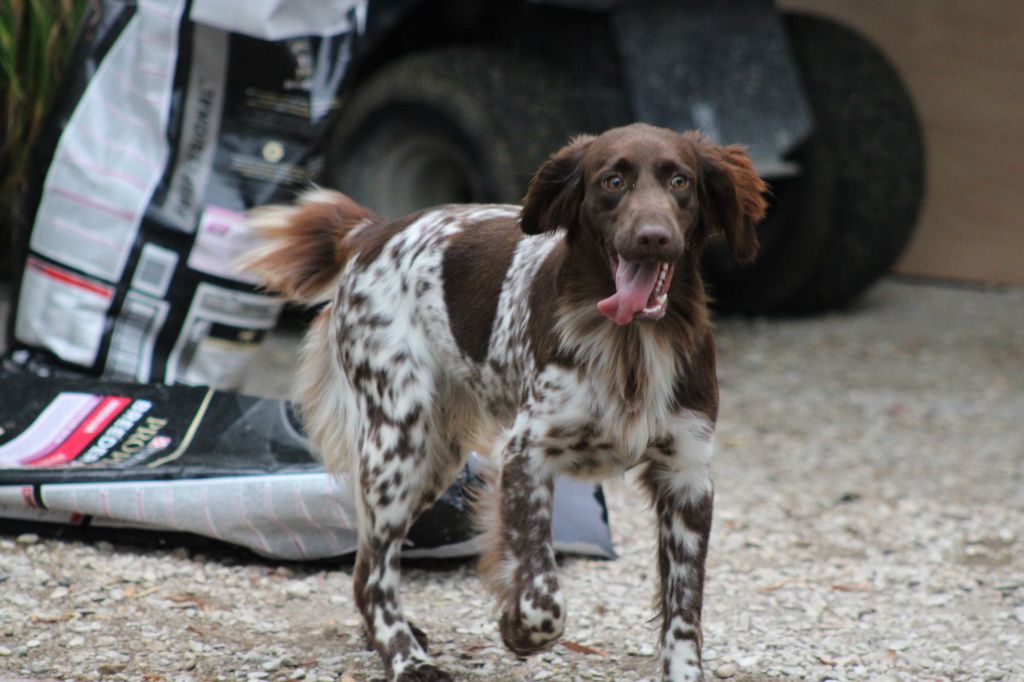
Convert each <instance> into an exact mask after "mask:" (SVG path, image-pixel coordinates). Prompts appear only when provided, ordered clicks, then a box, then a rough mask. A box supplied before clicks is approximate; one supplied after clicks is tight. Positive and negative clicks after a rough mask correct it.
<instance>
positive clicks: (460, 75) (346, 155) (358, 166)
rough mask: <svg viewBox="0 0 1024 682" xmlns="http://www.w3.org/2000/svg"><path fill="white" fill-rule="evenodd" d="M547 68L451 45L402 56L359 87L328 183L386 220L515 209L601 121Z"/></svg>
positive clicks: (339, 130) (331, 156) (337, 133)
mask: <svg viewBox="0 0 1024 682" xmlns="http://www.w3.org/2000/svg"><path fill="white" fill-rule="evenodd" d="M574 92H575V93H578V92H579V89H578V88H573V87H571V83H570V82H568V79H567V78H565V77H564V76H563V75H562V74H560V73H558V72H557V71H555V70H554V69H553V68H552V67H550V66H549V65H547V64H544V63H541V62H538V61H534V60H532V59H526V58H521V57H518V56H513V55H511V54H508V53H505V52H502V51H499V50H493V49H487V48H469V47H452V48H442V49H438V50H434V51H429V52H422V53H418V54H413V55H410V56H407V57H402V58H400V59H398V60H396V61H395V62H393V63H391V64H389V65H386V66H384V67H382V68H381V69H380V70H379V71H378V72H376V73H374V74H373V75H371V76H370V77H369V79H368V80H367V81H366V82H364V83H361V84H359V85H357V86H356V88H355V91H354V94H353V95H352V99H351V101H350V102H348V103H347V104H346V105H345V106H344V109H343V111H342V114H341V117H340V120H339V121H338V123H337V125H336V126H335V128H334V129H333V131H332V133H331V137H330V140H329V142H328V152H327V159H326V168H325V181H326V182H327V184H329V185H332V186H334V187H337V188H339V189H341V190H342V191H345V192H347V193H348V194H350V195H351V196H352V197H353V198H355V199H356V200H357V201H360V202H361V203H364V204H366V205H367V206H369V207H370V208H372V209H374V210H375V211H378V212H379V213H381V214H382V215H383V216H385V217H388V218H398V217H401V216H403V215H405V214H407V213H409V212H411V211H414V210H417V209H420V208H424V207H426V206H431V205H436V204H442V203H449V202H492V201H494V202H509V203H518V202H519V200H520V199H521V198H522V196H523V194H524V192H525V190H526V186H527V184H528V182H529V179H530V177H531V175H532V174H533V172H534V171H535V170H536V169H537V167H538V166H539V165H540V163H541V162H542V161H543V160H544V159H545V158H546V157H547V155H548V154H550V153H551V152H553V151H554V150H556V149H558V148H559V147H561V146H562V145H564V144H565V143H566V142H567V141H568V139H569V137H570V136H571V135H573V134H576V133H579V132H584V131H589V130H591V129H592V128H591V126H592V125H594V121H593V120H591V119H590V118H589V117H588V114H586V113H585V112H586V111H587V107H583V106H579V102H578V101H576V98H577V97H578V95H576V94H573V93H574Z"/></svg>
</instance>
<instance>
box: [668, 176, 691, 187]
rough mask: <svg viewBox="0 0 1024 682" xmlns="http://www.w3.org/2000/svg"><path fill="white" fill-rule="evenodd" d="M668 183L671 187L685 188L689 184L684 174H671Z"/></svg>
mask: <svg viewBox="0 0 1024 682" xmlns="http://www.w3.org/2000/svg"><path fill="white" fill-rule="evenodd" d="M669 184H670V185H672V189H686V188H687V187H689V186H690V181H689V180H687V179H686V176H685V175H673V176H672V181H671V182H670V183H669Z"/></svg>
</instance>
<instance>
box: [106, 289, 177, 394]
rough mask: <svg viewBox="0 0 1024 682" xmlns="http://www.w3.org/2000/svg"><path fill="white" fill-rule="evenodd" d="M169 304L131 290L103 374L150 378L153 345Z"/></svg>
mask: <svg viewBox="0 0 1024 682" xmlns="http://www.w3.org/2000/svg"><path fill="white" fill-rule="evenodd" d="M169 307H170V306H169V305H168V304H167V303H166V302H165V301H158V300H156V299H152V298H149V297H148V296H143V295H141V294H137V293H135V292H134V291H129V292H128V295H127V296H125V299H124V305H123V306H122V307H121V314H120V315H118V316H117V322H116V323H115V325H114V333H113V334H112V335H111V337H110V350H109V351H108V352H107V364H106V368H105V370H104V375H105V376H106V377H107V378H110V379H115V380H121V381H139V382H143V383H145V382H147V381H149V376H150V373H151V372H152V367H153V346H154V345H155V344H156V335H157V334H158V333H159V331H160V328H161V327H163V325H164V320H165V319H166V318H167V310H168V308H169Z"/></svg>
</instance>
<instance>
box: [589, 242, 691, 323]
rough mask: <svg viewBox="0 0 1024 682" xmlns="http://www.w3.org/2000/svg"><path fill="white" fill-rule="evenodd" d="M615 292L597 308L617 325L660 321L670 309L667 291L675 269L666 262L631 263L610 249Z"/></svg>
mask: <svg viewBox="0 0 1024 682" xmlns="http://www.w3.org/2000/svg"><path fill="white" fill-rule="evenodd" d="M608 261H609V263H610V265H611V269H612V277H614V278H615V293H614V294H612V295H611V296H609V297H608V298H606V299H604V300H602V301H599V302H598V304H597V309H598V310H599V311H601V313H602V314H603V315H604V316H605V317H607V318H608V319H609V320H611V321H612V322H614V323H615V324H618V325H626V324H629V323H630V322H632V321H633V320H660V319H661V318H662V317H664V316H665V312H666V311H667V310H668V290H669V287H670V286H671V285H672V274H673V272H674V270H675V266H674V265H673V264H672V263H668V262H665V261H630V260H627V259H625V258H623V257H622V256H620V255H619V254H617V253H615V251H614V250H613V249H612V248H611V246H609V247H608Z"/></svg>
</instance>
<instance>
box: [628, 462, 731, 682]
mask: <svg viewBox="0 0 1024 682" xmlns="http://www.w3.org/2000/svg"><path fill="white" fill-rule="evenodd" d="M644 481H645V483H646V484H647V487H648V489H649V490H650V492H651V495H652V497H653V499H654V507H655V510H656V512H657V515H658V572H659V577H660V581H659V583H660V593H659V595H658V605H659V607H660V610H661V663H662V671H663V679H664V680H665V682H684V681H686V682H693V681H695V680H703V679H704V676H703V672H702V668H701V645H702V643H703V636H702V633H701V607H702V605H703V599H704V560H705V558H706V557H707V550H708V539H709V536H710V534H711V509H712V505H713V501H714V492H713V489H712V485H711V478H710V475H709V474H708V473H707V470H706V467H703V466H701V465H697V466H695V467H693V468H686V469H683V470H680V469H676V468H674V467H671V466H664V465H662V464H659V463H652V464H651V465H650V466H649V467H648V468H647V471H646V472H645V475H644Z"/></svg>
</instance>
